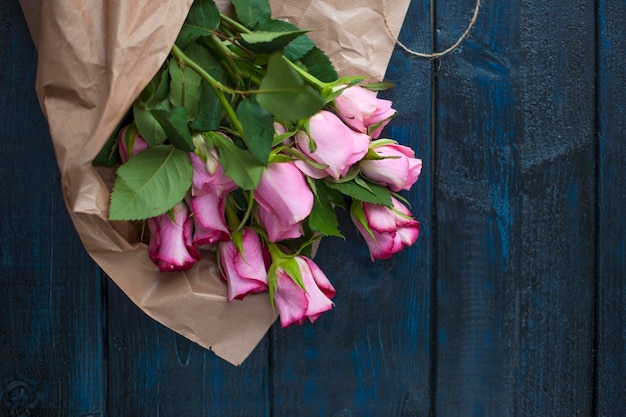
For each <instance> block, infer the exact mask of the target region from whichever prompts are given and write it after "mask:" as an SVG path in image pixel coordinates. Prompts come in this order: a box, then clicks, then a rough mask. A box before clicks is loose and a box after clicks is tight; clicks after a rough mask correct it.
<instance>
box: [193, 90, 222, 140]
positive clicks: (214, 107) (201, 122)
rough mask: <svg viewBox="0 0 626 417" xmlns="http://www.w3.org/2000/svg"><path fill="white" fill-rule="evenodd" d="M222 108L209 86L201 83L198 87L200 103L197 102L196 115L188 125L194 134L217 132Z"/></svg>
mask: <svg viewBox="0 0 626 417" xmlns="http://www.w3.org/2000/svg"><path fill="white" fill-rule="evenodd" d="M223 115H224V108H223V107H222V104H221V103H220V101H219V99H218V98H217V96H216V95H215V93H214V92H213V89H212V88H211V86H210V85H209V84H208V83H206V82H203V83H202V84H201V85H200V101H199V102H198V115H197V116H196V117H195V118H194V119H193V120H192V122H191V123H190V124H189V127H190V128H191V129H193V130H195V131H196V132H208V131H209V130H217V128H218V127H219V126H220V122H221V120H222V116H223Z"/></svg>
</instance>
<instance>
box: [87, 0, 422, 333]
mask: <svg viewBox="0 0 626 417" xmlns="http://www.w3.org/2000/svg"><path fill="white" fill-rule="evenodd" d="M233 5H234V6H235V12H236V18H232V17H229V16H227V15H224V14H222V13H220V11H219V9H218V8H217V7H216V5H215V3H214V2H213V0H195V2H194V4H193V5H192V7H191V9H190V12H189V15H188V17H187V20H186V21H185V24H184V25H183V28H182V30H181V32H180V34H179V36H178V39H177V41H176V44H175V46H174V47H173V48H172V52H171V55H170V57H169V58H168V60H167V61H166V62H165V63H164V64H163V66H162V68H161V69H160V71H159V72H158V73H157V74H156V76H155V77H154V78H153V80H152V81H151V83H150V84H149V85H148V86H146V88H145V89H144V91H143V93H142V94H141V95H140V96H139V98H138V99H137V100H136V101H135V103H134V105H133V107H132V110H131V112H129V115H128V117H127V118H126V120H125V121H124V122H123V123H122V124H121V125H120V127H119V129H118V130H117V131H116V132H115V133H114V134H113V135H112V137H111V140H110V141H109V143H108V145H107V146H106V147H105V148H104V149H103V150H102V152H101V153H100V155H99V157H98V158H97V159H96V160H95V161H94V162H95V163H96V164H107V165H116V164H119V163H120V162H121V165H120V166H119V168H118V170H117V178H116V181H115V186H114V188H113V192H112V194H111V203H110V210H109V219H110V220H126V221H144V222H145V226H147V227H145V228H144V232H145V234H146V235H147V239H148V240H149V256H150V258H151V259H152V261H153V262H154V263H155V264H156V265H157V266H158V268H159V270H160V271H162V272H166V271H174V270H185V269H189V268H192V267H193V265H194V263H195V262H196V261H198V260H199V259H200V257H201V253H202V251H203V250H204V249H207V248H209V249H210V250H214V251H215V252H216V253H217V256H218V261H219V266H220V269H221V274H222V277H223V279H224V280H225V281H226V283H227V285H228V300H229V301H233V300H235V299H242V298H243V297H245V296H246V295H247V294H252V293H258V292H262V291H268V292H269V296H270V302H271V303H272V304H273V305H274V306H275V307H276V309H277V311H278V313H279V314H280V318H281V324H282V325H283V326H288V325H290V324H292V323H302V322H303V321H304V320H305V319H309V320H310V321H314V320H315V319H316V318H317V317H319V315H320V314H321V313H323V312H325V311H327V310H329V309H331V308H332V306H333V303H332V301H331V299H332V297H333V296H334V294H335V290H334V288H333V286H332V284H331V283H330V281H329V280H328V279H327V277H326V275H325V274H324V273H323V272H322V271H321V269H320V268H319V267H318V266H317V265H316V264H315V263H314V262H313V261H312V260H311V257H312V247H313V244H314V243H315V242H317V241H319V240H320V239H321V238H322V237H324V236H335V237H343V236H342V233H341V232H340V230H339V222H338V220H337V216H336V213H335V210H336V209H337V208H344V209H349V210H350V214H351V217H352V220H353V222H354V224H355V225H356V227H357V228H358V230H359V231H360V233H361V234H362V236H363V237H364V240H365V242H366V243H367V246H368V248H369V251H370V254H371V258H372V260H375V259H385V258H388V257H390V256H391V255H392V254H394V253H396V252H398V251H400V250H401V249H403V248H404V247H406V246H409V245H412V244H413V243H414V242H415V241H416V239H417V237H418V226H419V224H418V222H417V221H416V220H414V219H413V218H412V216H411V213H410V211H409V209H408V208H407V207H406V206H405V205H404V204H403V198H402V197H401V196H400V195H399V194H398V193H399V192H400V191H403V190H409V189H410V188H411V186H412V185H413V184H414V183H415V181H416V180H417V178H418V175H419V173H420V170H421V161H420V160H419V159H417V158H415V155H414V152H413V151H412V150H411V149H410V148H408V147H405V146H402V145H400V144H398V143H396V142H395V141H393V140H390V139H381V138H380V135H381V132H382V130H383V128H384V126H385V125H386V124H387V123H388V122H389V121H390V120H391V119H392V118H393V116H394V115H395V114H396V112H395V110H393V109H392V108H391V102H389V101H387V100H381V99H378V98H376V94H375V91H376V90H377V89H380V88H383V87H385V84H383V83H376V84H365V83H364V82H365V81H366V78H365V77H345V78H341V79H338V77H337V74H336V71H335V69H334V68H333V66H332V64H331V63H330V61H329V60H328V58H327V57H326V56H325V55H324V53H323V52H322V51H321V50H320V49H318V48H317V47H316V46H315V44H314V43H313V42H312V41H311V40H310V38H309V37H308V36H307V34H306V32H305V31H302V30H300V29H299V28H297V27H295V26H293V25H291V24H289V23H288V22H285V21H280V20H273V19H271V13H270V7H269V4H268V3H267V1H266V0H233Z"/></svg>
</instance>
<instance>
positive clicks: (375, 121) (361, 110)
mask: <svg viewBox="0 0 626 417" xmlns="http://www.w3.org/2000/svg"><path fill="white" fill-rule="evenodd" d="M391 105H392V103H391V101H389V100H382V99H379V98H376V94H375V93H374V92H373V91H370V90H368V89H367V88H363V87H360V86H358V85H357V86H352V87H348V88H346V89H345V90H343V91H342V93H341V95H340V96H339V97H337V98H336V99H335V106H336V107H337V110H338V113H339V117H340V118H341V120H343V121H344V122H345V123H346V124H347V125H348V126H350V127H351V128H353V129H354V130H357V131H359V132H363V133H368V134H369V135H370V136H372V137H373V138H374V139H376V138H377V137H379V136H380V133H381V132H382V130H383V128H384V127H385V125H386V124H387V123H388V122H389V120H391V118H392V117H393V116H395V114H396V111H395V110H394V109H392V108H391Z"/></svg>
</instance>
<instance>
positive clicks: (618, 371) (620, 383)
mask: <svg viewBox="0 0 626 417" xmlns="http://www.w3.org/2000/svg"><path fill="white" fill-rule="evenodd" d="M598 7H599V9H598V17H599V19H598V23H599V28H598V29H599V31H598V34H599V44H598V47H599V50H598V57H599V62H598V64H599V65H598V70H599V71H598V105H599V106H598V116H599V120H598V127H599V147H598V150H599V153H598V163H599V166H598V168H599V170H598V172H599V188H598V197H599V200H598V207H599V213H598V220H599V237H598V245H599V246H598V255H599V263H598V280H599V285H598V290H599V291H598V308H599V310H598V313H599V315H598V351H597V355H598V386H597V394H598V401H597V415H598V416H623V415H625V413H626V408H625V407H626V379H625V378H624V377H625V376H626V288H625V287H624V277H626V223H625V220H624V210H625V208H626V140H625V138H624V132H625V131H626V90H625V89H624V86H625V85H626V53H625V52H624V51H625V50H626V37H625V36H624V30H623V27H624V21H626V4H625V3H624V2H612V1H605V0H601V1H600V2H598Z"/></svg>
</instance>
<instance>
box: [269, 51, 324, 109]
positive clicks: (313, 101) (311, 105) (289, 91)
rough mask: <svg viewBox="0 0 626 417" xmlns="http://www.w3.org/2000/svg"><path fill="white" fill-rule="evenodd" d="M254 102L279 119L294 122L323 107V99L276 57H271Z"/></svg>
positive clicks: (278, 56) (288, 65)
mask: <svg viewBox="0 0 626 417" xmlns="http://www.w3.org/2000/svg"><path fill="white" fill-rule="evenodd" d="M259 91H261V93H259V94H258V95H257V101H258V102H259V104H260V105H261V106H262V107H263V108H264V109H265V110H267V111H269V112H270V113H272V114H273V115H274V116H276V118H277V119H278V120H285V121H297V120H300V119H305V118H308V117H311V116H313V115H314V114H315V113H317V112H318V111H319V110H321V109H322V107H323V106H324V100H323V99H322V97H321V96H320V95H319V94H318V93H317V92H316V91H315V90H313V88H311V87H310V86H308V85H306V84H305V83H304V80H303V79H302V77H300V75H299V74H298V73H297V72H296V71H295V70H294V69H293V68H291V66H290V64H289V63H288V61H287V60H286V59H285V58H284V57H283V56H281V55H279V54H274V55H272V56H271V57H270V59H269V62H268V65H267V74H266V75H265V77H264V78H263V80H262V81H261V85H260V86H259Z"/></svg>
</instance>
